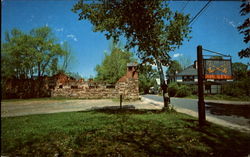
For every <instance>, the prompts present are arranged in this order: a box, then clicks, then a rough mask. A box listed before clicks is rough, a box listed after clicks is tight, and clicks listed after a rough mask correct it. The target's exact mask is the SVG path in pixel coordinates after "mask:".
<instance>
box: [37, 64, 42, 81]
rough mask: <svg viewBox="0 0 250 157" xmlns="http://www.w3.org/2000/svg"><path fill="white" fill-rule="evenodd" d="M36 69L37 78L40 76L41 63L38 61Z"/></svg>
mask: <svg viewBox="0 0 250 157" xmlns="http://www.w3.org/2000/svg"><path fill="white" fill-rule="evenodd" d="M37 71H38V78H40V76H41V64H40V63H38V65H37Z"/></svg>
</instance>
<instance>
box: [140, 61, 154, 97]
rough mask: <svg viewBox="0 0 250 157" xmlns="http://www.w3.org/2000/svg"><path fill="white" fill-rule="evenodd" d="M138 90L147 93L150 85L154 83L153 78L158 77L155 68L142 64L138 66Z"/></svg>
mask: <svg viewBox="0 0 250 157" xmlns="http://www.w3.org/2000/svg"><path fill="white" fill-rule="evenodd" d="M138 69H139V90H140V92H143V93H144V94H148V92H149V89H150V87H152V86H154V85H155V81H156V80H155V79H156V78H157V77H159V75H158V74H157V70H155V69H153V68H152V66H151V65H149V64H144V65H140V66H139V68H138Z"/></svg>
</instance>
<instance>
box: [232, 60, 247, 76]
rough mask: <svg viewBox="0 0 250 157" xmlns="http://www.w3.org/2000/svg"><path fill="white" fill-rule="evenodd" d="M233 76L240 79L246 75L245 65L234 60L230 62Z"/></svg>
mask: <svg viewBox="0 0 250 157" xmlns="http://www.w3.org/2000/svg"><path fill="white" fill-rule="evenodd" d="M232 68H233V76H234V79H235V80H237V81H238V80H242V79H244V78H246V77H247V65H246V64H243V63H240V62H236V63H233V64H232Z"/></svg>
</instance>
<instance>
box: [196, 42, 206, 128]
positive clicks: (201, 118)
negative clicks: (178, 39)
mask: <svg viewBox="0 0 250 157" xmlns="http://www.w3.org/2000/svg"><path fill="white" fill-rule="evenodd" d="M197 62H198V96H199V100H198V116H199V125H200V126H203V125H204V124H205V121H206V115H205V102H204V92H203V88H204V87H203V57H202V46H201V45H199V46H198V47H197Z"/></svg>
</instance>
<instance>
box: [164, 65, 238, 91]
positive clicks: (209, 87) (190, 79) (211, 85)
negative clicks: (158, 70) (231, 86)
mask: <svg viewBox="0 0 250 157" xmlns="http://www.w3.org/2000/svg"><path fill="white" fill-rule="evenodd" d="M167 80H168V83H172V82H177V83H180V84H190V85H197V84H198V73H197V62H196V61H195V62H194V64H193V65H190V66H188V67H187V68H185V69H184V70H182V71H181V72H179V73H178V72H177V73H176V74H175V75H173V74H171V75H168V76H167ZM231 81H233V80H232V79H205V83H204V92H205V93H207V94H219V93H222V85H223V84H225V83H229V82H231Z"/></svg>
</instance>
